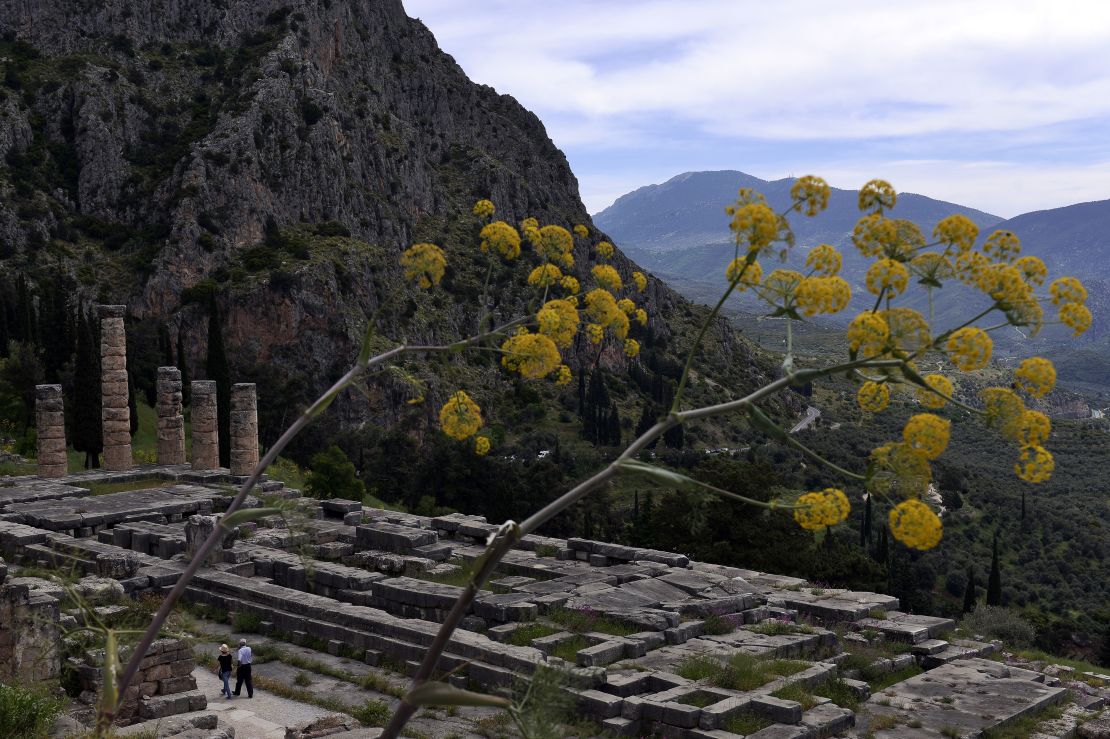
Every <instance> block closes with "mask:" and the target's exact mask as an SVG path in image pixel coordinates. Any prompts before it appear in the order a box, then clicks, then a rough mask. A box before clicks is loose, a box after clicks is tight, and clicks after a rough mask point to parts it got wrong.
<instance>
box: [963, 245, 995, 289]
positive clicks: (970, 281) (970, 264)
mask: <svg viewBox="0 0 1110 739" xmlns="http://www.w3.org/2000/svg"><path fill="white" fill-rule="evenodd" d="M990 263H991V260H990V259H988V258H987V257H986V255H985V254H983V253H982V252H977V251H965V252H964V253H963V254H960V255H959V256H958V257H956V277H958V278H959V280H960V282H962V283H964V284H965V285H976V284H978V283H979V276H980V275H981V274H982V273H983V270H984V269H986V268H987V267H989V266H990Z"/></svg>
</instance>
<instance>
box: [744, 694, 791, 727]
mask: <svg viewBox="0 0 1110 739" xmlns="http://www.w3.org/2000/svg"><path fill="white" fill-rule="evenodd" d="M751 707H752V710H754V711H757V712H758V713H762V714H763V715H765V716H767V717H768V718H769V719H771V720H772V721H777V722H778V723H780V724H796V723H798V722H799V721H801V720H802V704H801V703H798V702H797V701H788V700H783V699H782V698H776V697H774V696H773V695H763V694H761V693H756V694H754V695H752V703H751Z"/></svg>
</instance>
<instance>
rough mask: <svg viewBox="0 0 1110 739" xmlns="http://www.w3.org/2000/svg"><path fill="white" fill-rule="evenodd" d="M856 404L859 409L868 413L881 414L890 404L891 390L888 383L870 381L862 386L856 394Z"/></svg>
mask: <svg viewBox="0 0 1110 739" xmlns="http://www.w3.org/2000/svg"><path fill="white" fill-rule="evenodd" d="M856 402H858V403H859V407H860V408H861V409H862V410H864V411H866V412H868V413H879V412H880V411H883V410H885V409H886V407H887V406H888V405H889V404H890V388H889V387H887V386H886V383H878V382H873V381H871V380H868V381H867V382H865V383H863V385H861V386H860V389H859V392H858V393H856Z"/></svg>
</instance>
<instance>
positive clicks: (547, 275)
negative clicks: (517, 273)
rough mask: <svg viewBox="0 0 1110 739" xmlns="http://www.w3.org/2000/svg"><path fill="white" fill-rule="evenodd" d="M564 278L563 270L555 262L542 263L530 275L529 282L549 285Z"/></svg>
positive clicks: (540, 285)
mask: <svg viewBox="0 0 1110 739" xmlns="http://www.w3.org/2000/svg"><path fill="white" fill-rule="evenodd" d="M562 279H563V271H562V270H561V269H559V268H558V267H556V266H555V265H554V264H541V265H540V266H539V267H536V268H535V269H534V270H532V271H531V272H530V273H529V275H528V284H529V285H537V286H539V287H549V286H551V285H554V284H555V283H557V282H560V281H561V280H562Z"/></svg>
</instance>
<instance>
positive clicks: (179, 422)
mask: <svg viewBox="0 0 1110 739" xmlns="http://www.w3.org/2000/svg"><path fill="white" fill-rule="evenodd" d="M181 402H182V395H181V370H179V369H178V368H177V367H159V368H158V401H157V405H158V464H185V416H184V415H183V414H182V409H181Z"/></svg>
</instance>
